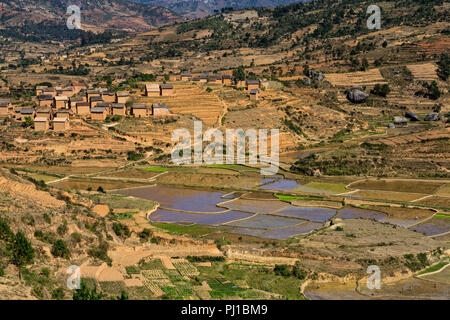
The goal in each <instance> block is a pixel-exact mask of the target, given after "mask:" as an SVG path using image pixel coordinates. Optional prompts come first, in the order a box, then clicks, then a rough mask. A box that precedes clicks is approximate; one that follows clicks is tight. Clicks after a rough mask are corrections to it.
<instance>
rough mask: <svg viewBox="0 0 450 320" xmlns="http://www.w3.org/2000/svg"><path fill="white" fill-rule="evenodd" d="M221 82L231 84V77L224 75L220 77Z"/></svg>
mask: <svg viewBox="0 0 450 320" xmlns="http://www.w3.org/2000/svg"><path fill="white" fill-rule="evenodd" d="M222 83H223V84H224V85H227V86H231V85H232V84H233V77H232V76H229V75H224V76H223V77H222Z"/></svg>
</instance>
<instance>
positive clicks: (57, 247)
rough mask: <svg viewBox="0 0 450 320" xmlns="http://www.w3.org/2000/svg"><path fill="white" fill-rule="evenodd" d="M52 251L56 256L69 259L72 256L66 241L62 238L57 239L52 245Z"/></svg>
mask: <svg viewBox="0 0 450 320" xmlns="http://www.w3.org/2000/svg"><path fill="white" fill-rule="evenodd" d="M51 252H52V255H54V256H55V257H61V258H65V259H68V258H69V257H70V252H69V249H68V248H67V246H66V243H65V242H64V241H63V240H61V239H58V240H56V242H55V243H54V244H53V246H52V251H51Z"/></svg>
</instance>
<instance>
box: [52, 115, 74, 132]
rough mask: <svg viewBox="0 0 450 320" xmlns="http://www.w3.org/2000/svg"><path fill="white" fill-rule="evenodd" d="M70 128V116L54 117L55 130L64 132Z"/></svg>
mask: <svg viewBox="0 0 450 320" xmlns="http://www.w3.org/2000/svg"><path fill="white" fill-rule="evenodd" d="M69 129H70V120H69V119H68V118H54V119H53V131H55V132H64V131H66V130H69Z"/></svg>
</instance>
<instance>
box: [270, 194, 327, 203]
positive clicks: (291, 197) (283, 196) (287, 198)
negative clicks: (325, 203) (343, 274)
mask: <svg viewBox="0 0 450 320" xmlns="http://www.w3.org/2000/svg"><path fill="white" fill-rule="evenodd" d="M275 197H277V198H278V199H280V200H281V201H285V202H292V201H295V200H323V197H320V196H294V195H286V194H278V193H276V194H275Z"/></svg>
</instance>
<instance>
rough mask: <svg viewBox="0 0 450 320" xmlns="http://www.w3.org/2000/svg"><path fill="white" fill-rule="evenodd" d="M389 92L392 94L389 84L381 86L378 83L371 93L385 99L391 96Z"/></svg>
mask: <svg viewBox="0 0 450 320" xmlns="http://www.w3.org/2000/svg"><path fill="white" fill-rule="evenodd" d="M389 92H391V88H389V85H388V84H383V85H381V84H379V83H377V84H376V85H375V87H374V88H373V90H372V91H371V93H372V94H375V95H377V96H380V97H384V98H385V97H386V96H387V95H388V94H389Z"/></svg>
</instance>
